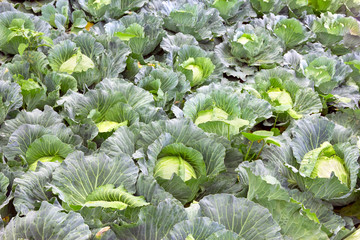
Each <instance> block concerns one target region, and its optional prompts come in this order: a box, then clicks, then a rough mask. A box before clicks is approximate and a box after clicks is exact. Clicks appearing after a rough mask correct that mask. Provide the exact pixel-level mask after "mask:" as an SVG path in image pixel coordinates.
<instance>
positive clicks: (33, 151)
mask: <svg viewBox="0 0 360 240" xmlns="http://www.w3.org/2000/svg"><path fill="white" fill-rule="evenodd" d="M34 116H35V117H34ZM42 117H46V118H47V119H46V118H45V119H41V118H42ZM57 117H59V115H57V114H56V113H55V112H53V111H52V110H51V109H49V108H48V107H47V108H45V111H44V112H40V111H38V110H34V111H33V112H29V113H28V112H22V113H21V114H19V115H18V118H16V119H13V120H9V121H7V122H6V123H5V125H4V126H5V127H4V128H3V130H2V132H1V135H2V137H3V138H4V139H6V140H5V141H6V142H7V145H6V146H5V147H4V149H3V152H4V155H5V156H6V158H7V159H8V160H17V161H20V162H22V163H23V164H27V166H28V167H29V169H30V170H32V171H34V170H35V169H36V167H37V164H38V162H56V161H58V162H62V161H63V160H64V159H65V158H66V156H67V155H68V154H69V153H71V152H73V151H74V150H75V147H76V146H78V145H80V143H81V139H80V137H79V136H77V135H75V134H74V133H73V132H72V131H71V130H70V129H69V128H67V127H66V126H65V125H64V124H63V123H62V122H61V121H62V119H61V118H60V121H59V120H54V119H56V118H57ZM51 120H53V121H54V122H48V121H51Z"/></svg>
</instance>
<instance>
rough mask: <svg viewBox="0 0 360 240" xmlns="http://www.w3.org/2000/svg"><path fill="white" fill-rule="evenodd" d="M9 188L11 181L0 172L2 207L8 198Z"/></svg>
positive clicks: (0, 200)
mask: <svg viewBox="0 0 360 240" xmlns="http://www.w3.org/2000/svg"><path fill="white" fill-rule="evenodd" d="M8 186H9V179H8V178H7V177H6V176H5V175H4V174H3V173H2V172H0V204H1V205H2V203H3V202H4V201H5V200H6V198H7V196H6V194H7V192H8Z"/></svg>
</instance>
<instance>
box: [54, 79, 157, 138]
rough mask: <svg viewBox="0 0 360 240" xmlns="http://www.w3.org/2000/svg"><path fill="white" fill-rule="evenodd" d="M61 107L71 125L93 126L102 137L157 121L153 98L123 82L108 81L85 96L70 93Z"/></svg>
mask: <svg viewBox="0 0 360 240" xmlns="http://www.w3.org/2000/svg"><path fill="white" fill-rule="evenodd" d="M58 104H59V105H62V106H63V107H64V110H65V112H66V114H67V116H68V118H69V122H70V124H77V123H82V124H92V125H95V126H96V128H97V132H98V133H112V132H113V131H115V130H116V129H118V128H119V127H120V126H130V125H132V124H134V123H136V122H138V121H149V120H150V119H152V118H155V117H156V108H155V106H154V105H155V104H154V99H153V96H152V95H151V94H150V93H149V92H147V91H145V90H143V89H142V88H139V87H136V86H135V85H133V84H132V83H128V82H125V81H124V80H122V79H104V80H103V81H102V82H101V83H100V84H98V85H97V87H96V89H94V90H90V91H88V92H87V93H86V94H84V95H82V94H78V93H76V92H73V91H69V92H68V94H66V95H65V96H64V97H62V98H61V99H60V100H59V101H58ZM148 111H152V113H153V114H152V115H148ZM95 136H96V133H95ZM106 136H108V134H106V135H104V137H106Z"/></svg>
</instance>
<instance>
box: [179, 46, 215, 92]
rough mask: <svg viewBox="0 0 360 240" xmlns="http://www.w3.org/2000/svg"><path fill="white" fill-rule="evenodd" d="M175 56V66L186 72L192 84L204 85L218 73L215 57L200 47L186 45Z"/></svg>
mask: <svg viewBox="0 0 360 240" xmlns="http://www.w3.org/2000/svg"><path fill="white" fill-rule="evenodd" d="M173 58H174V61H175V63H174V68H175V69H176V70H178V71H180V72H182V73H184V74H185V76H186V78H187V80H188V81H189V82H190V85H191V86H192V87H193V86H197V85H202V84H203V83H204V82H206V81H207V80H210V79H211V78H214V77H215V76H216V74H218V71H215V70H218V69H215V68H218V67H219V66H216V65H215V64H214V63H215V60H214V57H213V56H212V55H210V54H208V53H207V52H205V51H204V50H202V49H201V48H200V47H197V46H189V45H184V46H183V47H182V48H180V50H179V51H178V52H177V54H176V55H175V56H173Z"/></svg>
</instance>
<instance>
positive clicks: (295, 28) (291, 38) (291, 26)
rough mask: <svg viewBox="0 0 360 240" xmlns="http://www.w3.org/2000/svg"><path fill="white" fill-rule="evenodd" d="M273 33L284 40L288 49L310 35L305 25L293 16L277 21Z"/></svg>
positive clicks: (304, 40)
mask: <svg viewBox="0 0 360 240" xmlns="http://www.w3.org/2000/svg"><path fill="white" fill-rule="evenodd" d="M274 33H275V34H276V35H277V36H278V37H279V38H281V39H282V40H283V41H284V43H285V46H286V47H287V48H288V49H290V48H293V47H295V46H297V45H299V44H302V43H304V42H306V41H307V40H308V39H309V37H310V33H309V32H307V31H306V28H305V26H304V25H303V24H302V23H301V22H300V21H299V20H297V19H294V18H290V19H282V20H280V21H278V22H277V24H276V26H275V27H274Z"/></svg>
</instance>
